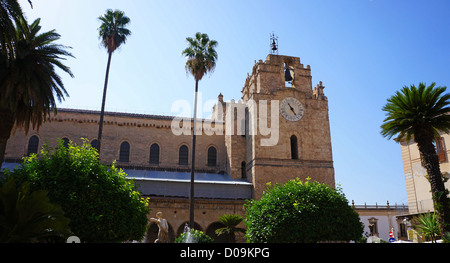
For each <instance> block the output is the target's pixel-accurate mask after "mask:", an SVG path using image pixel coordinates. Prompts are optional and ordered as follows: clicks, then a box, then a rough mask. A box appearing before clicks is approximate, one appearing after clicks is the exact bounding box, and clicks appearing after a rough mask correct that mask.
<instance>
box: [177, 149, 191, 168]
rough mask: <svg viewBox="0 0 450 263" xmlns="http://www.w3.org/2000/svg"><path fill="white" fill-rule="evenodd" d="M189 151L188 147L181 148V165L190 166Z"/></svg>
mask: <svg viewBox="0 0 450 263" xmlns="http://www.w3.org/2000/svg"><path fill="white" fill-rule="evenodd" d="M188 158H189V149H188V147H187V146H186V145H183V146H181V147H180V152H179V155H178V164H179V165H188Z"/></svg>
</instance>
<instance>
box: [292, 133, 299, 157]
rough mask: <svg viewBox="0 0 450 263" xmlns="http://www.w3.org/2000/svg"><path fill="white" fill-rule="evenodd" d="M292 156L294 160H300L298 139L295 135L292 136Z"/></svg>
mask: <svg viewBox="0 0 450 263" xmlns="http://www.w3.org/2000/svg"><path fill="white" fill-rule="evenodd" d="M291 158H292V160H298V141H297V136H295V135H292V137H291Z"/></svg>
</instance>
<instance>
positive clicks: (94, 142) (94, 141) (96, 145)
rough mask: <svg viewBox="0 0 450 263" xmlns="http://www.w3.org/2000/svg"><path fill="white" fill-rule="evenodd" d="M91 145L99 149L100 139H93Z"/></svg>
mask: <svg viewBox="0 0 450 263" xmlns="http://www.w3.org/2000/svg"><path fill="white" fill-rule="evenodd" d="M91 146H92V148H94V149H96V150H97V151H98V140H97V139H93V140H92V141H91Z"/></svg>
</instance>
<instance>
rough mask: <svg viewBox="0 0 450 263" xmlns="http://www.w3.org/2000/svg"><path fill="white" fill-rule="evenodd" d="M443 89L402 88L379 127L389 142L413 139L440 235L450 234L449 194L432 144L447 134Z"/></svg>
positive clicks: (447, 111)
mask: <svg viewBox="0 0 450 263" xmlns="http://www.w3.org/2000/svg"><path fill="white" fill-rule="evenodd" d="M446 89H447V88H446V87H440V86H439V87H436V83H432V84H431V85H430V86H428V87H427V86H426V85H425V84H424V83H420V84H419V87H418V88H416V87H415V86H414V85H411V86H410V87H407V86H405V87H403V89H402V90H401V92H400V91H397V92H396V94H395V95H394V96H392V97H391V98H390V99H388V100H387V101H388V102H387V104H386V105H385V106H384V107H383V111H385V112H386V116H387V118H386V119H385V120H384V123H383V125H381V134H382V135H383V136H384V137H387V138H388V139H390V138H392V137H393V136H395V135H398V137H397V139H396V141H398V142H399V141H401V140H403V139H405V140H406V141H410V140H411V138H412V137H413V138H414V141H415V142H416V143H417V146H418V148H419V152H420V155H421V159H422V166H423V167H424V168H425V169H426V170H427V173H428V180H429V182H430V185H431V192H432V196H433V201H434V208H435V211H436V212H437V214H438V221H439V224H440V226H441V234H442V236H444V233H445V232H450V211H449V204H450V203H449V200H448V196H447V194H448V191H447V190H446V189H445V186H444V181H443V176H442V173H441V170H440V167H439V159H438V156H437V153H436V148H435V146H434V144H433V143H435V142H436V140H437V139H439V138H440V135H439V133H440V132H441V133H449V132H450V115H449V114H450V107H449V104H450V101H449V99H450V94H448V93H445V91H446Z"/></svg>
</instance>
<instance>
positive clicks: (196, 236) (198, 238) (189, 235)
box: [175, 229, 214, 243]
mask: <svg viewBox="0 0 450 263" xmlns="http://www.w3.org/2000/svg"><path fill="white" fill-rule="evenodd" d="M213 242H214V240H213V239H212V238H211V237H210V236H208V235H206V234H205V233H203V231H200V230H197V229H191V230H190V231H189V232H184V233H182V234H181V235H180V236H179V237H177V238H176V239H175V243H213Z"/></svg>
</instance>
